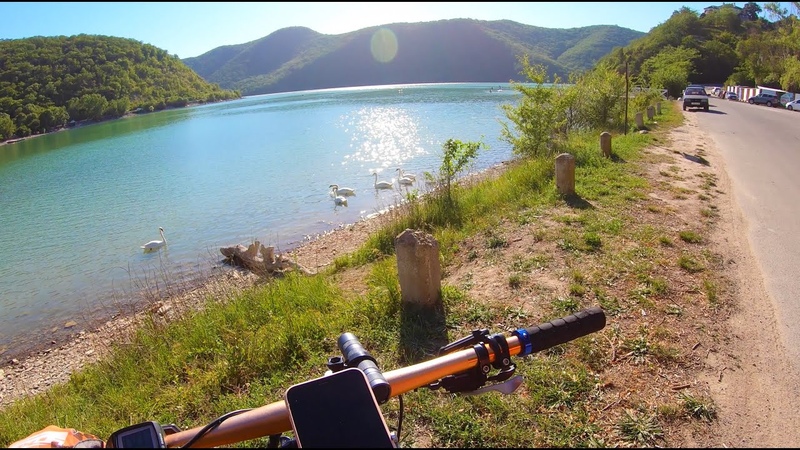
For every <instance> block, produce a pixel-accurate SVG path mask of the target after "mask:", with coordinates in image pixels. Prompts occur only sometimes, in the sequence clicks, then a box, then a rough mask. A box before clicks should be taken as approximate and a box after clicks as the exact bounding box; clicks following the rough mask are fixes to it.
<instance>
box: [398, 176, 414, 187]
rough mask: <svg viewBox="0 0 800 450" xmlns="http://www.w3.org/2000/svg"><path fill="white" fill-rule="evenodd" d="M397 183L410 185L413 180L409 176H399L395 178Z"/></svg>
mask: <svg viewBox="0 0 800 450" xmlns="http://www.w3.org/2000/svg"><path fill="white" fill-rule="evenodd" d="M397 184H399V185H400V186H411V185H412V184H414V180H412V179H411V178H406V177H400V178H398V179H397Z"/></svg>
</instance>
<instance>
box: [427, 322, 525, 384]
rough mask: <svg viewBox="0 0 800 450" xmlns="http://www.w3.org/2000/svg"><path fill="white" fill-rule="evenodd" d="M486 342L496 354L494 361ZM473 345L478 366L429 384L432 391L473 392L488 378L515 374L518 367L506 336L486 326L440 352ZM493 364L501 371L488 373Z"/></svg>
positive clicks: (491, 379) (492, 379) (500, 379)
mask: <svg viewBox="0 0 800 450" xmlns="http://www.w3.org/2000/svg"><path fill="white" fill-rule="evenodd" d="M486 345H489V347H490V348H491V349H492V352H493V353H494V357H495V358H494V362H490V360H489V351H488V350H487V349H486ZM470 346H471V347H472V349H473V350H475V355H476V356H477V357H478V364H477V366H476V367H475V368H473V369H470V370H467V371H465V372H461V373H457V374H454V375H447V376H446V377H443V378H442V379H440V380H439V381H437V382H435V383H431V384H429V385H428V386H427V387H428V388H430V389H433V390H436V389H439V388H443V389H445V390H446V391H447V392H450V393H456V392H470V391H475V390H477V389H479V388H481V387H483V386H484V385H485V384H486V382H487V381H492V382H497V383H500V382H503V381H506V380H508V379H509V378H511V376H513V375H514V371H515V370H516V368H517V367H516V366H515V365H514V364H513V363H512V362H511V353H510V352H509V349H508V342H507V341H506V338H505V336H503V335H502V334H499V333H498V334H494V335H491V336H490V335H489V330H487V329H479V330H473V331H472V334H471V335H469V336H466V337H463V338H461V339H459V340H457V341H454V342H451V343H450V344H447V345H445V346H443V347H441V348H440V349H439V352H438V355H439V356H441V355H444V354H447V353H452V352H455V351H458V350H463V349H466V348H469V347H470ZM492 367H494V368H495V369H498V372H497V373H496V374H494V375H492V376H489V372H491V370H492Z"/></svg>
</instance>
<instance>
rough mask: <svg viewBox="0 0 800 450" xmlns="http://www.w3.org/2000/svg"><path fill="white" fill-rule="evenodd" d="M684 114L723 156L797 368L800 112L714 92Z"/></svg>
mask: <svg viewBox="0 0 800 450" xmlns="http://www.w3.org/2000/svg"><path fill="white" fill-rule="evenodd" d="M690 114H697V116H696V117H697V119H698V124H699V125H700V127H702V128H703V129H704V130H705V131H707V132H708V133H709V134H710V135H711V137H712V139H713V140H714V141H715V143H716V145H717V148H718V149H719V150H720V153H721V154H722V157H723V158H724V160H725V164H726V166H727V172H728V175H729V177H730V178H731V181H732V185H733V191H734V192H733V194H734V198H735V200H736V202H737V203H738V204H739V206H740V207H741V208H742V213H743V214H744V217H745V219H746V220H747V225H748V240H749V242H750V247H751V249H752V251H753V256H754V257H755V259H756V261H757V262H758V264H759V266H760V268H761V270H762V273H763V275H764V283H765V287H766V289H767V292H768V293H769V295H770V296H771V297H772V303H773V306H774V308H775V313H776V316H777V317H776V320H777V323H778V326H779V327H780V330H779V331H780V334H781V336H782V338H783V339H784V341H785V342H784V347H785V348H786V350H787V352H788V353H789V356H790V358H791V359H792V360H793V362H794V364H795V367H800V112H798V111H788V110H786V109H783V108H768V107H766V106H758V105H750V104H747V103H740V102H735V101H728V100H722V99H715V98H712V99H711V110H710V111H709V112H703V111H701V110H699V111H697V112H696V113H695V112H694V111H691V112H690ZM753 331H754V332H757V330H753Z"/></svg>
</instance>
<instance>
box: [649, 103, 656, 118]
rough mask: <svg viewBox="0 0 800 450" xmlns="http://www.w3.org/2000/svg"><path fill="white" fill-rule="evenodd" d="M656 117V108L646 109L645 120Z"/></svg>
mask: <svg viewBox="0 0 800 450" xmlns="http://www.w3.org/2000/svg"><path fill="white" fill-rule="evenodd" d="M655 115H656V108H655V107H653V106H652V105H650V106H648V107H647V120H653V117H655Z"/></svg>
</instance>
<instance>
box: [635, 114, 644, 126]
mask: <svg viewBox="0 0 800 450" xmlns="http://www.w3.org/2000/svg"><path fill="white" fill-rule="evenodd" d="M636 129H637V130H643V129H644V117H642V113H640V112H637V113H636Z"/></svg>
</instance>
